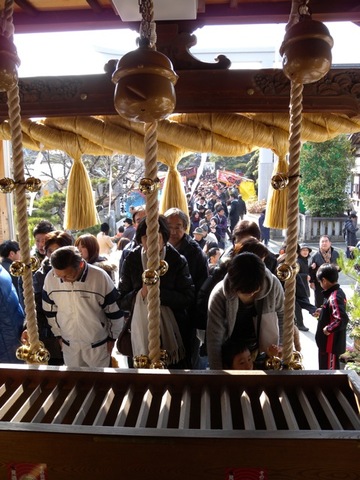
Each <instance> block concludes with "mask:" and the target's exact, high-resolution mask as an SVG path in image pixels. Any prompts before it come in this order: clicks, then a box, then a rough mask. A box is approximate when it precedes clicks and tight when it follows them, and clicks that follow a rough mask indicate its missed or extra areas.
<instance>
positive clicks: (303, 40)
mask: <svg viewBox="0 0 360 480" xmlns="http://www.w3.org/2000/svg"><path fill="white" fill-rule="evenodd" d="M333 45H334V41H333V39H332V37H331V36H330V33H329V30H328V29H327V27H326V26H325V25H324V24H323V23H321V22H318V21H316V20H312V18H311V17H310V15H304V16H303V17H302V18H301V20H300V21H299V22H298V23H296V24H294V25H293V26H291V27H290V28H289V30H288V31H287V32H286V34H285V37H284V40H283V43H282V45H281V47H280V55H281V56H282V57H283V61H282V63H283V71H284V74H285V75H286V76H287V78H288V79H289V80H292V81H293V82H297V83H303V84H306V83H313V82H317V81H318V80H320V79H321V78H323V77H324V76H325V75H326V74H327V73H328V71H329V70H330V67H331V60H332V56H331V49H332V47H333Z"/></svg>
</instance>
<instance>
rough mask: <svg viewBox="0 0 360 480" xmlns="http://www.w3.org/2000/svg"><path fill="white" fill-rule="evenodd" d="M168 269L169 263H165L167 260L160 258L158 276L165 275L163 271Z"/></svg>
mask: <svg viewBox="0 0 360 480" xmlns="http://www.w3.org/2000/svg"><path fill="white" fill-rule="evenodd" d="M168 270H169V264H168V263H167V261H166V260H160V265H159V268H158V273H159V275H160V277H162V276H163V275H165V273H166V272H167V271H168Z"/></svg>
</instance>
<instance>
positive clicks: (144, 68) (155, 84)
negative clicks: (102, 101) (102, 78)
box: [112, 46, 178, 123]
mask: <svg viewBox="0 0 360 480" xmlns="http://www.w3.org/2000/svg"><path fill="white" fill-rule="evenodd" d="M177 79H178V76H177V75H176V73H175V72H174V70H173V67H172V63H171V62H170V60H169V59H168V58H167V57H166V56H165V55H163V54H162V53H160V52H157V51H156V50H153V49H151V48H150V47H148V46H140V47H139V48H138V49H137V50H134V51H133V52H129V53H127V54H126V55H124V56H123V57H122V58H121V59H120V60H119V62H118V64H117V70H116V71H115V72H114V73H113V76H112V81H113V82H114V83H115V84H116V87H115V98H114V105H115V109H116V111H117V112H118V114H119V115H121V116H122V117H124V118H126V119H127V120H130V121H134V122H145V123H149V122H154V121H155V120H161V119H163V118H165V117H166V116H167V115H169V114H170V113H172V112H173V111H174V108H175V103H176V96H175V88H174V85H175V83H176V82H177Z"/></svg>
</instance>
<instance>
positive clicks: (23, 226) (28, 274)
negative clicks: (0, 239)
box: [4, 1, 40, 351]
mask: <svg viewBox="0 0 360 480" xmlns="http://www.w3.org/2000/svg"><path fill="white" fill-rule="evenodd" d="M12 9H13V2H12V1H7V2H6V4H5V11H4V19H6V20H7V22H10V23H11V24H12ZM12 32H13V27H11V26H7V27H6V29H4V35H5V36H8V37H9V38H10V37H11V36H12ZM7 97H8V98H7V100H8V107H9V123H10V131H11V142H12V152H13V166H14V181H15V185H16V190H15V205H16V213H17V223H18V235H19V246H20V250H21V257H22V262H23V263H25V264H26V265H30V243H29V235H28V221H27V200H26V194H25V178H24V157H23V144H22V130H21V115H20V97H19V87H18V85H17V84H16V86H15V87H13V88H12V89H11V90H10V91H9V92H8V93H7ZM23 287H24V304H25V313H26V323H27V331H28V338H29V342H30V350H33V351H37V350H38V349H39V348H40V342H39V334H38V329H37V322H36V309H35V300H34V289H33V282H32V271H31V269H30V268H25V271H24V275H23Z"/></svg>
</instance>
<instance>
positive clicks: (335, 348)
mask: <svg viewBox="0 0 360 480" xmlns="http://www.w3.org/2000/svg"><path fill="white" fill-rule="evenodd" d="M323 293H324V298H325V302H324V304H323V306H322V309H321V313H320V317H319V321H318V326H317V330H316V335H315V340H316V344H317V346H318V347H319V351H320V352H327V353H333V354H335V355H341V354H342V353H344V351H345V349H346V325H347V323H348V321H349V317H348V315H347V313H346V310H345V307H346V296H345V293H344V291H343V290H342V289H341V288H340V286H339V285H338V284H336V285H334V286H332V287H331V288H329V289H328V290H325V291H324V292H323ZM326 326H327V331H328V332H330V335H325V334H324V332H323V329H324V327H326Z"/></svg>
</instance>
